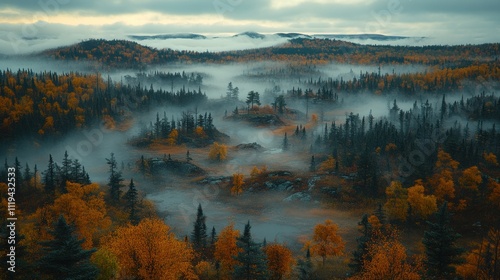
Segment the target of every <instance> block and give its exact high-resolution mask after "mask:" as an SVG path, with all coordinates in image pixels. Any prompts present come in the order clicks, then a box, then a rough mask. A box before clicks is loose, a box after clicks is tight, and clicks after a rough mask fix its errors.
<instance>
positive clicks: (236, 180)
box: [231, 173, 243, 195]
mask: <svg viewBox="0 0 500 280" xmlns="http://www.w3.org/2000/svg"><path fill="white" fill-rule="evenodd" d="M242 192H243V174H241V173H235V174H233V186H232V187H231V194H232V195H239V194H241V193H242Z"/></svg>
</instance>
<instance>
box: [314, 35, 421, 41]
mask: <svg viewBox="0 0 500 280" xmlns="http://www.w3.org/2000/svg"><path fill="white" fill-rule="evenodd" d="M311 36H312V37H314V38H328V39H343V40H352V39H357V40H374V41H394V40H403V39H408V38H413V37H407V36H387V35H382V34H314V35H311Z"/></svg>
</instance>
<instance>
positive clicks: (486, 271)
mask: <svg viewBox="0 0 500 280" xmlns="http://www.w3.org/2000/svg"><path fill="white" fill-rule="evenodd" d="M456 271H457V274H458V275H459V276H461V277H462V279H471V280H472V279H479V280H483V279H484V280H490V279H500V230H497V229H491V230H490V231H489V232H488V237H487V238H486V240H484V241H483V242H482V243H481V244H479V245H478V246H477V248H475V249H473V250H472V251H471V252H469V253H468V254H467V256H466V257H465V262H464V263H463V264H461V265H459V266H458V267H457V270H456Z"/></svg>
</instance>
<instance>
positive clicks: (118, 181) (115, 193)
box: [106, 153, 123, 202]
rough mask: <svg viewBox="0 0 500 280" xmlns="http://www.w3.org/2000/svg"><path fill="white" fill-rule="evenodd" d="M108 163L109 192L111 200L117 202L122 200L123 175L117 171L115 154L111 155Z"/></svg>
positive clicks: (107, 160)
mask: <svg viewBox="0 0 500 280" xmlns="http://www.w3.org/2000/svg"><path fill="white" fill-rule="evenodd" d="M106 163H107V164H108V165H109V183H108V186H109V188H110V189H109V192H110V195H111V199H112V200H114V201H115V202H117V201H119V200H120V194H121V192H122V191H121V190H120V189H121V188H122V187H123V184H122V181H123V178H122V173H121V172H120V171H118V170H117V163H116V159H115V154H114V153H111V157H110V158H109V159H106Z"/></svg>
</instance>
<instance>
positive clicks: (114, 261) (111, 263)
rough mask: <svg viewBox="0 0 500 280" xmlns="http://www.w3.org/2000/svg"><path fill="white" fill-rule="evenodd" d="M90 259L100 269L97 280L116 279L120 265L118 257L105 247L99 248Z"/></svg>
mask: <svg viewBox="0 0 500 280" xmlns="http://www.w3.org/2000/svg"><path fill="white" fill-rule="evenodd" d="M90 261H91V262H92V263H93V264H94V265H95V266H97V268H98V269H99V276H98V277H97V280H108V279H116V277H117V276H118V272H119V271H120V266H119V265H118V258H117V257H116V256H115V255H114V254H113V253H111V252H110V251H109V250H107V249H105V248H99V250H97V251H96V252H95V253H94V254H92V257H91V258H90Z"/></svg>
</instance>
